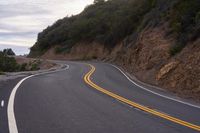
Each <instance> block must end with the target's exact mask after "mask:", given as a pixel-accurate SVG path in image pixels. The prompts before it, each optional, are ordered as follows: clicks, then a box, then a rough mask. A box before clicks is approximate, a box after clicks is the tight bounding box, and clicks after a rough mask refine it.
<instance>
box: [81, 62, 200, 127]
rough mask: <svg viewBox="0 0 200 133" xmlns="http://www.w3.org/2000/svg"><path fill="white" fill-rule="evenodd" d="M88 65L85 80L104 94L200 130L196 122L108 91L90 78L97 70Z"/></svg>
mask: <svg viewBox="0 0 200 133" xmlns="http://www.w3.org/2000/svg"><path fill="white" fill-rule="evenodd" d="M88 65H89V66H90V67H91V70H90V71H89V72H88V73H87V74H86V75H85V76H84V81H85V82H86V83H87V84H88V85H90V86H91V87H93V88H94V89H96V90H98V91H100V92H102V93H104V94H106V95H108V96H110V97H112V98H114V99H117V100H119V101H121V102H123V103H126V104H128V105H131V106H133V107H135V108H138V109H140V110H143V111H145V112H148V113H150V114H153V115H155V116H158V117H161V118H164V119H166V120H169V121H171V122H174V123H177V124H180V125H182V126H186V127H189V128H191V129H194V130H197V131H200V126H198V125H195V124H192V123H189V122H186V121H183V120H180V119H178V118H175V117H173V116H170V115H167V114H164V113H161V112H159V111H156V110H153V109H151V108H148V107H146V106H143V105H140V104H138V103H135V102H133V101H130V100H128V99H126V98H124V97H122V96H119V95H117V94H115V93H112V92H110V91H108V90H106V89H104V88H102V87H100V86H98V85H96V84H95V83H93V82H92V81H91V79H90V78H91V75H92V74H93V73H94V72H95V67H94V66H93V65H91V64H88Z"/></svg>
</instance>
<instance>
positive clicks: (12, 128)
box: [7, 65, 69, 133]
mask: <svg viewBox="0 0 200 133" xmlns="http://www.w3.org/2000/svg"><path fill="white" fill-rule="evenodd" d="M67 69H69V65H67V66H66V68H64V69H60V70H56V71H50V72H44V73H39V74H35V75H31V76H28V77H25V78H23V79H22V80H21V81H19V82H18V83H17V85H16V86H15V87H14V88H13V90H12V92H11V94H10V98H9V101H8V107H7V115H8V127H9V133H18V129H17V124H16V119H15V114H14V100H15V94H16V92H17V89H18V88H19V87H20V85H21V84H22V83H23V82H24V81H25V80H27V79H29V78H31V77H34V76H38V75H43V74H50V73H55V72H59V71H64V70H67Z"/></svg>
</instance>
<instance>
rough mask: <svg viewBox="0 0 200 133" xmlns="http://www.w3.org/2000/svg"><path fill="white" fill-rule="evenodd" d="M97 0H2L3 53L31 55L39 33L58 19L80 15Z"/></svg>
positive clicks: (0, 45) (0, 46) (0, 38)
mask: <svg viewBox="0 0 200 133" xmlns="http://www.w3.org/2000/svg"><path fill="white" fill-rule="evenodd" d="M93 1H94V0H0V50H2V49H4V48H12V49H13V50H14V52H15V53H16V54H17V55H23V54H28V53H29V48H30V47H31V46H33V45H34V43H35V42H36V40H37V34H38V33H39V32H41V31H42V30H43V29H45V28H46V27H47V26H49V25H52V24H53V23H54V22H55V21H56V20H58V19H61V18H63V17H66V16H71V15H75V14H78V13H80V12H81V11H82V10H83V9H84V8H85V6H87V5H89V4H92V3H93Z"/></svg>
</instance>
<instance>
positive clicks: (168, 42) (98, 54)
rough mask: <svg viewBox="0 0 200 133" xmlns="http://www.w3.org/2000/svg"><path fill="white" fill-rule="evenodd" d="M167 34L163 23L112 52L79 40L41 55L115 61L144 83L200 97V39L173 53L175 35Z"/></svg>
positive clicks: (194, 97) (191, 96) (196, 98)
mask: <svg viewBox="0 0 200 133" xmlns="http://www.w3.org/2000/svg"><path fill="white" fill-rule="evenodd" d="M166 34H167V25H166V24H164V25H162V26H159V27H155V28H150V29H147V30H144V31H143V32H141V34H140V35H139V36H138V39H137V40H136V41H134V42H129V43H128V44H127V43H126V42H125V41H122V42H121V43H119V44H118V45H116V46H115V47H114V48H113V49H112V51H110V50H108V49H107V48H106V47H104V46H103V45H102V44H98V43H90V44H87V43H78V44H76V45H75V46H74V47H72V49H71V50H70V51H69V52H68V53H65V54H55V48H52V49H50V50H48V51H47V52H46V53H45V54H44V55H43V56H42V58H48V59H49V58H50V59H67V60H91V59H92V60H102V61H107V62H112V63H115V64H118V65H119V66H121V67H123V68H124V69H125V70H127V71H128V72H130V73H131V74H133V75H135V76H136V77H137V78H138V79H140V80H141V81H143V82H146V83H149V84H152V85H156V86H160V87H162V88H165V89H168V90H170V91H172V92H174V93H176V94H177V95H179V96H182V97H185V98H191V99H195V100H200V45H199V44H200V39H199V40H197V41H195V42H190V43H189V44H188V45H187V46H186V47H185V48H184V49H183V50H182V51H181V52H180V53H178V54H177V55H176V56H171V55H170V53H169V49H170V48H171V46H172V44H174V42H175V38H174V37H173V36H167V35H166ZM191 51H192V52H191Z"/></svg>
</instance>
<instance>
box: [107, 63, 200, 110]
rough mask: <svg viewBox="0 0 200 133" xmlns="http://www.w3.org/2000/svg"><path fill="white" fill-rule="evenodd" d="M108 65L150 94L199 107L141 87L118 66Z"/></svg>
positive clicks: (199, 107)
mask: <svg viewBox="0 0 200 133" xmlns="http://www.w3.org/2000/svg"><path fill="white" fill-rule="evenodd" d="M110 65H111V66H113V67H115V68H116V69H117V70H119V71H120V72H121V73H122V74H123V75H124V76H125V77H126V78H127V79H128V80H129V81H130V82H131V83H133V84H134V85H136V86H138V87H140V88H141V89H143V90H145V91H148V92H150V93H152V94H155V95H158V96H160V97H163V98H166V99H169V100H173V101H176V102H179V103H182V104H185V105H188V106H191V107H195V108H198V109H200V106H198V105H194V104H191V103H188V102H184V101H181V100H178V99H174V98H172V97H168V96H165V95H162V94H159V93H157V92H155V91H151V90H149V89H147V88H145V87H143V86H141V85H139V84H137V83H135V82H134V81H133V80H132V79H130V78H129V76H127V75H126V74H125V73H124V72H123V71H122V70H121V69H120V68H118V67H117V66H115V65H112V64H110Z"/></svg>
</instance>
